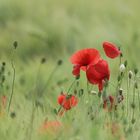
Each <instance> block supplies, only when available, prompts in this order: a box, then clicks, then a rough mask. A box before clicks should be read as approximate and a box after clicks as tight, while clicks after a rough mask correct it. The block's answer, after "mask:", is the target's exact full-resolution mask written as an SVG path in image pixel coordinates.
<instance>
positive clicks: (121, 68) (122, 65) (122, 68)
mask: <svg viewBox="0 0 140 140" xmlns="http://www.w3.org/2000/svg"><path fill="white" fill-rule="evenodd" d="M124 71H125V65H124V64H121V65H120V72H124Z"/></svg>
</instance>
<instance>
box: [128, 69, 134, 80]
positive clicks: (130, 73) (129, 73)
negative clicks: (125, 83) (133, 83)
mask: <svg viewBox="0 0 140 140" xmlns="http://www.w3.org/2000/svg"><path fill="white" fill-rule="evenodd" d="M128 76H129V79H131V78H132V76H133V72H132V71H131V70H130V71H129V72H128Z"/></svg>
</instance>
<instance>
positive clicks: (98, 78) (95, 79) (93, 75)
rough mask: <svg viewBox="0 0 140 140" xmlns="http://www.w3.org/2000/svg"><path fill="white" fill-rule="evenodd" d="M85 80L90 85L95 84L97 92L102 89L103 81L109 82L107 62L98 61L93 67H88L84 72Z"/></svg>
mask: <svg viewBox="0 0 140 140" xmlns="http://www.w3.org/2000/svg"><path fill="white" fill-rule="evenodd" d="M86 75H87V79H88V81H89V82H90V83H91V84H97V85H98V88H99V91H101V90H102V89H103V85H104V81H105V80H109V78H110V70H109V66H108V63H107V61H105V60H99V62H98V63H97V64H95V65H90V66H89V68H88V69H87V71H86Z"/></svg>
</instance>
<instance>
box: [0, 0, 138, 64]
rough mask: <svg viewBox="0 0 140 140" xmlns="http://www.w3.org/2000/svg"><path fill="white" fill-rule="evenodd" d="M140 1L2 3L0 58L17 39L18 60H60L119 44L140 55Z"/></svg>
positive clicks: (18, 0) (134, 55)
mask: <svg viewBox="0 0 140 140" xmlns="http://www.w3.org/2000/svg"><path fill="white" fill-rule="evenodd" d="M139 4H140V2H139V0H134V1H132V0H102V1H99V0H0V55H1V56H3V55H5V54H6V53H8V51H9V47H11V46H12V43H13V41H15V40H17V41H18V43H19V47H20V49H19V50H18V51H19V52H18V55H19V57H20V58H21V59H23V60H24V59H27V58H33V57H36V56H42V55H45V56H48V57H53V58H58V57H59V58H60V57H64V56H67V54H71V53H73V52H74V51H75V50H77V49H79V48H86V47H95V48H98V49H99V50H101V49H102V46H101V45H102V42H103V41H104V40H108V41H112V42H115V43H117V44H119V45H120V46H121V47H122V50H123V51H125V54H127V57H128V58H130V60H131V61H132V62H134V61H135V60H137V59H138V57H139V50H140V48H139V47H140V46H139V42H140V28H139V25H140V18H139V12H140V9H139Z"/></svg>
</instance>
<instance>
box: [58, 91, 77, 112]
mask: <svg viewBox="0 0 140 140" xmlns="http://www.w3.org/2000/svg"><path fill="white" fill-rule="evenodd" d="M58 103H59V104H60V105H61V106H62V107H63V108H64V109H65V110H70V109H71V108H72V107H75V106H76V105H77V103H78V99H77V97H75V96H74V95H65V94H61V95H59V96H58Z"/></svg>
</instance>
